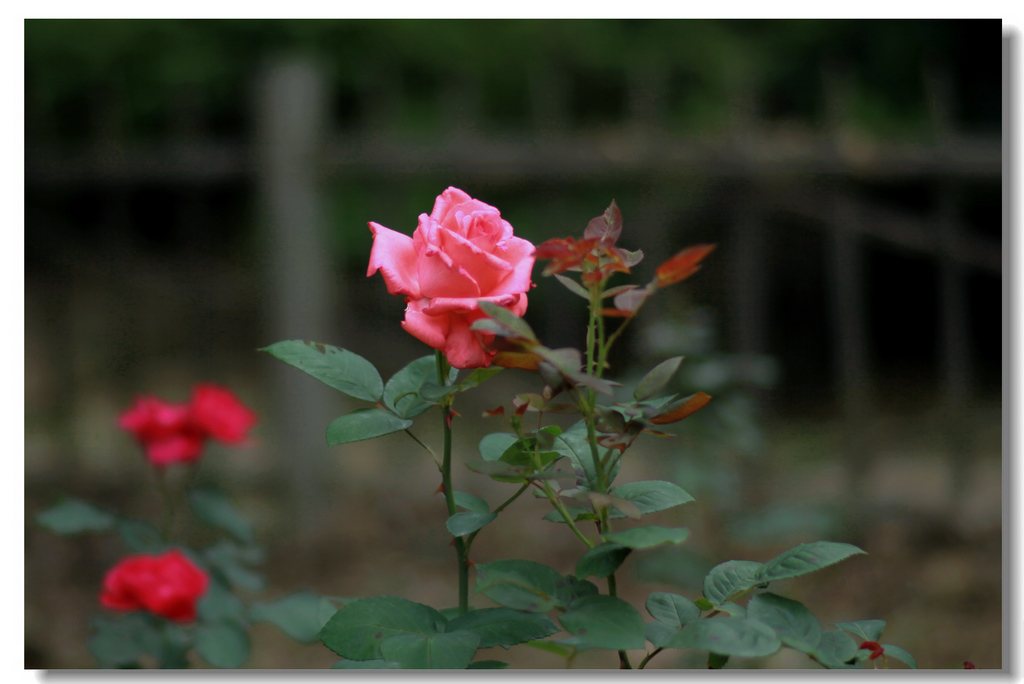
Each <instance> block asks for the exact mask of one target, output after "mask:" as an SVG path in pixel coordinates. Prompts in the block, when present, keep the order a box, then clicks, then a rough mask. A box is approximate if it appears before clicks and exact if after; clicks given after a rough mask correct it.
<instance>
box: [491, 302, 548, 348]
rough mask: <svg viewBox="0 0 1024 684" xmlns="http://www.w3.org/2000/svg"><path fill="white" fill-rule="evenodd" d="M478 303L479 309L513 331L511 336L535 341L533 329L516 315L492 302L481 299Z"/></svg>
mask: <svg viewBox="0 0 1024 684" xmlns="http://www.w3.org/2000/svg"><path fill="white" fill-rule="evenodd" d="M479 304H480V310H481V311H483V312H484V313H485V314H487V315H488V316H489V317H491V318H493V319H494V320H496V321H498V323H500V324H501V325H502V326H503V327H505V328H507V329H508V330H509V331H510V332H511V333H513V335H512V336H515V337H521V338H523V339H526V340H534V341H536V339H537V336H536V335H535V334H534V332H533V329H532V328H530V326H529V325H528V324H527V322H526V321H524V320H523V319H522V318H520V317H519V316H516V315H515V314H514V313H512V312H511V311H509V310H508V309H506V308H505V307H503V306H498V305H497V304H495V303H494V302H488V301H481V302H480V303H479Z"/></svg>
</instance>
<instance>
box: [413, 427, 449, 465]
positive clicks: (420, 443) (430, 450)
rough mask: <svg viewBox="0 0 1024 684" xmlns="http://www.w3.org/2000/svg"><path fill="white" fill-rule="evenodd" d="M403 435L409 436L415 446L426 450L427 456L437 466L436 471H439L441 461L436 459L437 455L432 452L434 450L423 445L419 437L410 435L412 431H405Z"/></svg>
mask: <svg viewBox="0 0 1024 684" xmlns="http://www.w3.org/2000/svg"><path fill="white" fill-rule="evenodd" d="M405 434H407V435H409V436H410V437H412V440H413V441H414V442H416V443H417V444H419V445H420V446H421V447H423V448H424V449H426V450H427V453H429V454H430V457H431V458H433V459H434V463H436V464H437V469H438V470H440V469H441V459H439V458H438V457H437V454H436V453H435V452H434V450H433V449H431V448H430V447H429V446H428V445H427V444H425V443H424V442H423V441H422V440H421V439H420V438H419V437H417V436H416V435H414V434H412V431H411V430H406V431H405Z"/></svg>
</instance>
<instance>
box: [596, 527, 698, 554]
mask: <svg viewBox="0 0 1024 684" xmlns="http://www.w3.org/2000/svg"><path fill="white" fill-rule="evenodd" d="M689 536H690V530H688V529H686V528H685V527H660V526H658V525H644V526H643V527H633V528H630V529H628V530H622V531H621V532H608V533H606V534H605V535H604V538H605V539H606V540H608V541H611V542H617V543H619V544H622V545H623V546H628V547H629V548H631V549H649V548H651V547H654V546H660V545H661V544H682V543H683V542H684V541H686V538H687V537H689Z"/></svg>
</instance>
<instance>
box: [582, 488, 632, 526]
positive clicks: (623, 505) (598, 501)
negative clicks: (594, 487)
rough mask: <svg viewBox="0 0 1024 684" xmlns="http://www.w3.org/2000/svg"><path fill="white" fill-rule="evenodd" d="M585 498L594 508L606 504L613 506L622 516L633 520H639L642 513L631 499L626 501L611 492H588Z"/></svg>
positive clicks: (599, 507)
mask: <svg viewBox="0 0 1024 684" xmlns="http://www.w3.org/2000/svg"><path fill="white" fill-rule="evenodd" d="M587 498H588V499H589V500H590V503H591V504H592V505H593V506H594V510H600V509H602V508H604V507H606V506H614V507H615V509H617V510H618V512H619V513H620V514H621V515H622V516H625V517H627V518H632V519H633V520H639V519H640V516H641V515H643V514H642V513H641V512H640V509H639V508H637V507H636V504H634V503H633V502H632V501H626V500H625V499H620V498H618V497H617V496H612V495H611V494H601V493H599V492H588V493H587Z"/></svg>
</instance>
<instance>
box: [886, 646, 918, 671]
mask: <svg viewBox="0 0 1024 684" xmlns="http://www.w3.org/2000/svg"><path fill="white" fill-rule="evenodd" d="M882 648H883V649H885V655H886V657H890V658H895V659H896V660H901V661H903V662H904V663H906V664H907V665H909V666H910V668H911V669H912V670H916V669H917V661H916V660H914V656H912V655H910V654H909V653H907V652H906V651H904V650H903V649H902V648H900V647H899V646H893V645H892V644H882Z"/></svg>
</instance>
